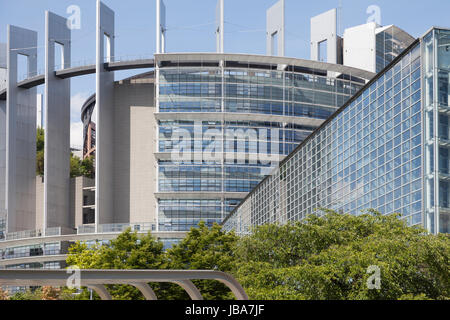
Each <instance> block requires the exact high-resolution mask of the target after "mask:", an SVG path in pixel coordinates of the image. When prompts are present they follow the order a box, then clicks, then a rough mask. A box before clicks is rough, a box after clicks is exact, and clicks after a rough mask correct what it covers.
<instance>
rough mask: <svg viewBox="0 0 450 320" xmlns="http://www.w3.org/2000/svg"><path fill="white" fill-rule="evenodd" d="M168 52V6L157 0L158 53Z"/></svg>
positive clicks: (161, 0)
mask: <svg viewBox="0 0 450 320" xmlns="http://www.w3.org/2000/svg"><path fill="white" fill-rule="evenodd" d="M165 52H166V6H165V5H164V1H163V0H156V53H165Z"/></svg>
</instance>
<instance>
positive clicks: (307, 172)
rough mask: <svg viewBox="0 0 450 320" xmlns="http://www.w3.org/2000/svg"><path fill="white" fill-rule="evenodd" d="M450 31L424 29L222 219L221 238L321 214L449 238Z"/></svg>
mask: <svg viewBox="0 0 450 320" xmlns="http://www.w3.org/2000/svg"><path fill="white" fill-rule="evenodd" d="M449 48H450V30H448V29H439V28H432V29H431V30H429V31H428V32H427V33H426V34H425V35H424V36H422V37H420V38H419V39H417V40H416V41H414V43H413V44H412V45H411V46H410V47H409V48H408V49H407V50H406V51H404V52H403V53H401V54H400V55H399V56H398V57H397V58H395V59H394V61H393V62H391V63H390V64H389V65H388V66H387V67H386V68H385V69H384V70H382V71H381V72H380V73H379V74H378V75H377V76H376V77H375V78H374V79H372V80H371V81H370V82H369V83H368V84H367V85H366V86H364V87H363V88H362V89H361V90H360V91H359V92H358V94H356V95H355V96H354V97H352V99H350V100H349V101H348V102H347V103H346V104H345V105H344V106H343V107H341V108H340V109H339V110H338V111H337V112H336V113H335V114H334V115H333V116H331V117H330V118H329V119H328V120H327V121H326V122H324V123H323V124H322V125H321V126H320V127H319V128H318V129H316V130H315V131H314V132H313V133H312V134H311V135H310V136H309V137H308V138H307V139H305V140H304V141H303V142H302V143H301V144H300V145H299V146H298V147H297V149H296V150H295V151H294V152H292V153H291V154H290V155H289V156H288V157H287V158H286V159H284V161H282V162H281V163H280V165H279V167H278V168H277V169H276V170H275V171H274V172H273V173H272V174H271V175H270V176H268V177H267V178H265V179H264V180H263V181H262V182H261V183H260V184H259V185H258V186H257V187H256V188H255V189H254V190H253V191H252V192H251V193H250V194H249V195H248V196H247V198H246V199H245V200H244V201H243V202H242V203H241V204H240V205H239V206H238V207H237V208H236V209H235V210H234V211H233V212H232V213H231V214H230V215H229V216H228V217H227V218H226V219H225V221H224V223H223V224H224V226H225V228H226V229H227V230H231V229H234V230H236V231H237V232H238V233H246V232H249V230H250V229H251V227H253V226H257V225H261V224H265V223H270V222H278V223H285V222H287V221H298V220H302V219H304V218H305V217H306V216H307V215H308V214H320V211H318V209H319V208H329V209H334V210H337V211H338V212H345V213H351V214H354V215H358V214H360V213H361V211H362V210H366V209H370V208H373V209H376V210H378V211H380V212H381V213H383V214H391V213H401V214H402V218H403V219H406V221H407V222H408V224H409V225H421V226H423V227H425V228H426V229H427V230H428V231H429V232H430V233H434V234H436V233H439V232H440V233H449V232H450V201H449V199H450V193H449V192H450V189H449V181H450V180H449V177H450V175H449V164H450V163H449V148H450V143H449V116H450V111H449V110H450V105H449V70H450V49H449Z"/></svg>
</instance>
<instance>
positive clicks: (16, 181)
mask: <svg viewBox="0 0 450 320" xmlns="http://www.w3.org/2000/svg"><path fill="white" fill-rule="evenodd" d="M19 54H22V55H25V56H27V58H28V67H27V73H28V74H31V75H35V74H36V68H37V33H36V32H35V31H31V30H27V29H23V28H19V27H15V26H10V25H8V45H7V84H6V86H7V99H6V154H7V155H6V211H7V215H8V218H7V222H6V224H7V231H8V232H15V231H21V230H32V229H35V221H36V88H32V89H23V88H19V87H18V86H17V81H18V76H17V68H18V59H17V58H18V55H19Z"/></svg>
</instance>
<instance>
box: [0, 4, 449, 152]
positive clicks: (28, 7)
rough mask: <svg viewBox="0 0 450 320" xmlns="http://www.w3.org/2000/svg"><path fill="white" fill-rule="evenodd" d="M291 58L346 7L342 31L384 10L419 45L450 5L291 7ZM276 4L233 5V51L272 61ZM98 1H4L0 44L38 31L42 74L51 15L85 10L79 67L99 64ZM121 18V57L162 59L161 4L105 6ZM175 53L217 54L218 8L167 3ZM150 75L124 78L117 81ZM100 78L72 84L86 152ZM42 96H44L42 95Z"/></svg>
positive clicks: (229, 19) (76, 48)
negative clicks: (328, 15)
mask: <svg viewBox="0 0 450 320" xmlns="http://www.w3.org/2000/svg"><path fill="white" fill-rule="evenodd" d="M285 1H286V56H289V57H297V58H306V59H308V58H309V33H310V30H309V29H310V27H309V19H310V18H311V17H312V16H314V15H317V14H319V13H321V12H324V11H327V10H329V9H332V8H336V7H338V6H339V2H341V3H342V21H341V30H342V31H343V30H344V29H345V28H347V27H351V26H355V25H358V24H363V23H365V22H366V20H367V18H368V14H367V13H366V10H367V8H368V7H369V6H370V5H377V6H379V7H380V9H381V23H382V24H383V25H389V24H396V25H397V26H399V27H400V28H402V29H404V30H405V31H407V32H409V33H410V34H411V35H413V36H414V37H418V36H420V35H422V34H423V33H424V32H425V31H426V30H427V29H428V28H430V27H431V26H441V27H450V18H449V17H448V12H450V1H448V0H427V1H423V0H420V1H418V0H409V1H408V0H395V1H393V0H378V1H377V0H341V1H339V0H316V1H310V0H285ZM275 2H276V0H225V51H226V52H232V53H254V54H264V53H265V24H266V21H265V19H266V18H265V17H266V10H267V9H268V8H269V7H270V6H271V5H272V4H274V3H275ZM95 3H96V1H95V0H38V1H36V0H0V42H6V26H7V25H8V24H12V25H17V26H21V27H24V28H29V29H32V30H36V31H38V33H39V38H38V46H39V47H38V59H39V66H38V68H42V67H43V65H44V48H43V37H44V18H45V16H44V12H45V10H50V11H52V12H54V13H56V14H59V15H62V16H66V17H68V16H69V14H68V13H67V12H66V10H67V8H68V7H69V6H70V5H78V6H79V7H80V9H81V29H80V30H74V31H73V33H72V42H73V44H72V61H73V62H78V61H82V60H86V63H88V62H89V63H93V61H94V58H95ZM104 3H105V4H106V5H108V6H109V7H110V8H111V9H113V10H114V11H115V13H116V56H127V55H148V56H150V55H152V53H153V52H154V51H155V1H154V0H126V1H124V0H104ZM165 4H166V12H167V28H168V31H167V51H168V52H210V51H215V35H214V19H215V8H216V0H165ZM139 72H142V71H133V72H117V73H116V80H117V79H121V78H124V77H127V76H130V75H132V74H136V73H139ZM94 89H95V81H94V77H93V76H92V75H91V76H84V77H81V78H77V79H73V80H72V126H73V130H72V136H73V139H72V141H73V144H81V123H80V120H79V109H80V107H81V104H82V102H83V101H84V100H85V99H86V98H87V97H88V96H89V95H90V94H92V93H93V92H94ZM39 91H42V88H39Z"/></svg>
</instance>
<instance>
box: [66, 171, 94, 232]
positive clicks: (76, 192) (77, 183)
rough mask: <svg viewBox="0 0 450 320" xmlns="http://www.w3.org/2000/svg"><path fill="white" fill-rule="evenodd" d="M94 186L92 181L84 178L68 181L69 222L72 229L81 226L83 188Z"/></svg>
mask: <svg viewBox="0 0 450 320" xmlns="http://www.w3.org/2000/svg"><path fill="white" fill-rule="evenodd" d="M93 185H94V180H93V179H89V178H85V177H76V178H72V179H70V220H71V225H72V226H73V228H77V227H78V226H80V225H82V224H83V198H84V195H85V191H84V190H83V188H86V187H91V186H93Z"/></svg>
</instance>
